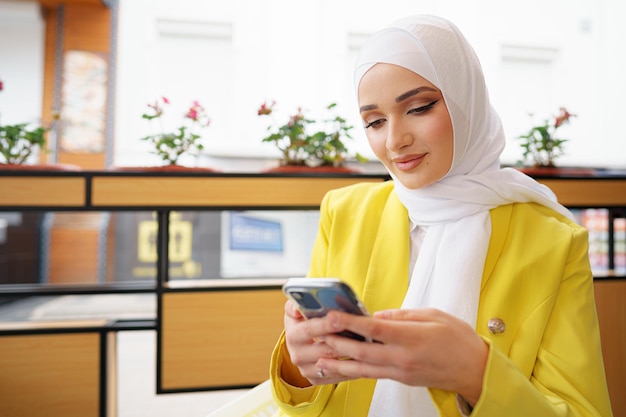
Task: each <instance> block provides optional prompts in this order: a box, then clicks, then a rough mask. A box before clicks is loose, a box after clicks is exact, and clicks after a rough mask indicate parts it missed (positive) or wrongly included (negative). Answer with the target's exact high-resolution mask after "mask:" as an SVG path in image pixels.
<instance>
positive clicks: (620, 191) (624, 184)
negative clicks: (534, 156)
mask: <svg viewBox="0 0 626 417" xmlns="http://www.w3.org/2000/svg"><path fill="white" fill-rule="evenodd" d="M537 181H539V182H540V183H542V184H544V185H546V186H548V187H549V188H550V189H551V190H552V191H554V193H555V194H556V195H557V197H558V199H559V202H560V203H561V204H563V205H565V206H570V207H571V206H579V207H583V206H584V207H605V206H609V207H610V206H622V207H624V206H626V181H624V180H598V179H593V180H592V179H538V180H537Z"/></svg>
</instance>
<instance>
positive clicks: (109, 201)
mask: <svg viewBox="0 0 626 417" xmlns="http://www.w3.org/2000/svg"><path fill="white" fill-rule="evenodd" d="M365 181H374V182H380V181H381V180H380V179H376V178H374V179H370V178H358V177H357V178H327V179H320V178H280V177H277V178H275V177H248V178H233V177H229V178H224V177H210V178H209V177H204V178H203V177H178V178H176V177H160V178H159V177H94V178H93V196H92V203H93V205H94V206H96V207H97V206H173V207H176V206H242V207H243V206H248V207H259V206H262V207H266V206H267V207H271V206H317V205H319V204H320V202H321V200H322V197H323V196H324V194H325V193H326V192H327V191H328V190H331V189H333V188H339V187H342V186H346V185H349V184H354V183H357V182H365Z"/></svg>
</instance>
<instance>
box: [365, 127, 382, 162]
mask: <svg viewBox="0 0 626 417" xmlns="http://www.w3.org/2000/svg"><path fill="white" fill-rule="evenodd" d="M365 135H366V137H367V142H368V143H369V145H370V148H372V152H374V155H376V157H378V158H379V159H382V158H383V157H384V156H385V155H386V153H387V146H386V142H385V137H384V135H381V134H377V133H376V132H370V131H365Z"/></svg>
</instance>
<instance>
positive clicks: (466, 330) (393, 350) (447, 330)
mask: <svg viewBox="0 0 626 417" xmlns="http://www.w3.org/2000/svg"><path fill="white" fill-rule="evenodd" d="M326 319H327V320H329V321H330V322H331V323H332V325H333V326H334V328H336V329H337V332H340V331H343V330H350V331H353V332H355V333H358V334H361V335H363V336H366V337H367V336H369V337H371V338H372V339H373V340H376V341H380V342H381V343H367V342H359V341H355V340H351V339H349V338H346V337H341V336H336V335H332V336H326V337H325V338H324V341H325V343H326V344H328V346H329V347H331V348H332V349H333V350H334V351H335V353H336V355H337V357H342V358H343V357H347V358H350V360H345V359H331V358H321V359H319V360H318V362H317V368H318V369H320V370H322V372H323V374H324V375H325V376H326V377H327V378H328V379H330V380H335V381H336V380H342V379H354V378H361V377H362V378H375V379H379V378H389V379H393V380H396V381H399V382H402V383H404V384H407V385H413V386H425V387H432V388H439V389H443V390H447V391H451V392H456V393H458V394H460V395H461V396H463V398H465V400H466V401H468V402H469V403H470V404H472V405H474V404H475V403H476V402H477V401H478V398H479V397H480V393H481V391H482V379H483V375H484V371H485V366H486V363H487V356H488V347H487V344H486V343H485V342H484V341H483V340H482V339H481V338H480V336H478V334H476V332H475V331H474V329H473V328H472V327H471V326H469V325H468V324H467V323H466V322H464V321H462V320H460V319H458V318H456V317H454V316H452V315H450V314H447V313H445V312H443V311H440V310H436V309H414V310H387V311H382V312H378V313H376V314H375V315H374V317H364V316H356V315H351V314H347V313H341V312H331V313H329V314H328V316H327V317H326Z"/></svg>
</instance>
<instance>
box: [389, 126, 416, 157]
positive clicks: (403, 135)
mask: <svg viewBox="0 0 626 417" xmlns="http://www.w3.org/2000/svg"><path fill="white" fill-rule="evenodd" d="M388 126H389V128H388V130H387V142H386V146H387V149H389V150H390V151H392V152H397V151H399V150H400V149H402V148H404V147H406V146H409V145H411V144H412V143H413V140H414V137H413V132H412V131H411V130H410V129H409V128H408V126H406V125H405V124H403V123H401V122H399V121H393V120H389V121H388Z"/></svg>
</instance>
